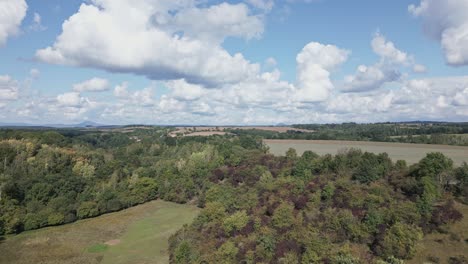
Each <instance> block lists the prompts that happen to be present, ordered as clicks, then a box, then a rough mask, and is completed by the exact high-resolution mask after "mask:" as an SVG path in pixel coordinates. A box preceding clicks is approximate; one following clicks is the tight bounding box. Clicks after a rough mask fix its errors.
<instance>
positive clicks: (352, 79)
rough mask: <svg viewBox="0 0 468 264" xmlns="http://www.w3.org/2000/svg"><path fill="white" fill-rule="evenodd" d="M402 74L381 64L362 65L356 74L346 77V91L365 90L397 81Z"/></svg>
mask: <svg viewBox="0 0 468 264" xmlns="http://www.w3.org/2000/svg"><path fill="white" fill-rule="evenodd" d="M400 76H401V74H400V73H399V72H398V71H396V70H393V69H390V68H388V67H385V66H383V65H381V64H376V65H373V66H365V65H360V66H359V67H358V69H357V71H356V73H355V74H354V75H349V76H346V77H345V85H344V87H343V91H345V92H365V91H370V90H374V89H378V88H380V87H382V85H384V84H385V83H388V82H393V81H397V80H398V79H399V78H400Z"/></svg>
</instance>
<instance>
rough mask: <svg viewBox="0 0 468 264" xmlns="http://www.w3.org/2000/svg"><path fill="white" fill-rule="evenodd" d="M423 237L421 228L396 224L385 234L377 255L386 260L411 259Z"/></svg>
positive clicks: (377, 249)
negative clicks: (394, 258)
mask: <svg viewBox="0 0 468 264" xmlns="http://www.w3.org/2000/svg"><path fill="white" fill-rule="evenodd" d="M422 237H423V233H422V231H421V228H419V227H417V226H411V225H407V224H404V223H396V224H394V225H393V226H392V227H390V228H389V229H388V230H387V231H386V232H385V235H384V237H383V240H381V241H379V245H378V246H377V248H376V251H377V252H376V253H377V254H378V255H380V256H383V257H385V258H388V257H396V258H399V259H410V258H411V257H413V256H414V254H415V253H416V245H417V243H418V242H419V241H420V240H421V239H422Z"/></svg>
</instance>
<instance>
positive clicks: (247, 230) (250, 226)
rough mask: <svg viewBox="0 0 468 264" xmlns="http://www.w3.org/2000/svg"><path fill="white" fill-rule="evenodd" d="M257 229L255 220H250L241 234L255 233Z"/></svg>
mask: <svg viewBox="0 0 468 264" xmlns="http://www.w3.org/2000/svg"><path fill="white" fill-rule="evenodd" d="M254 231H255V223H254V221H252V220H250V221H249V222H248V223H247V225H246V226H245V227H244V228H242V230H241V231H240V234H241V235H243V236H248V235H249V234H251V233H253V232H254Z"/></svg>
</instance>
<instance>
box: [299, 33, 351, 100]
mask: <svg viewBox="0 0 468 264" xmlns="http://www.w3.org/2000/svg"><path fill="white" fill-rule="evenodd" d="M349 53H350V52H349V51H347V50H343V49H340V48H338V47H336V46H333V45H323V44H320V43H317V42H311V43H309V44H307V45H306V46H305V47H304V48H303V49H302V51H301V52H300V53H299V54H298V55H297V57H296V63H297V80H296V82H297V93H296V99H297V100H298V101H300V102H320V101H324V100H326V99H327V98H328V96H329V94H330V92H331V91H332V90H333V88H334V85H333V83H332V81H331V79H330V72H331V71H332V70H333V69H334V68H335V67H337V66H338V65H341V64H342V63H344V62H345V61H346V60H347V59H348V55H349Z"/></svg>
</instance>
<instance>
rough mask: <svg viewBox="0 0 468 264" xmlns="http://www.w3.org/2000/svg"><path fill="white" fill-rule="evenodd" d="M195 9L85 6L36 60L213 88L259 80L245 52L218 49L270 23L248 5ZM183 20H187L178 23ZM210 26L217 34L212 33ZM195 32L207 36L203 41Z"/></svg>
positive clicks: (122, 2) (120, 0)
mask: <svg viewBox="0 0 468 264" xmlns="http://www.w3.org/2000/svg"><path fill="white" fill-rule="evenodd" d="M194 2H195V1H191V0H178V1H169V0H164V1H151V0H141V1H137V2H135V1H131V0H112V1H110V0H92V1H90V2H89V3H83V4H82V5H81V6H80V8H79V11H78V12H77V13H76V14H74V15H73V16H71V17H70V18H69V19H68V20H66V21H65V22H64V23H63V26H62V27H63V32H62V33H61V34H60V36H58V37H57V39H56V41H55V43H54V44H53V45H52V46H50V47H46V48H44V49H40V50H38V51H37V52H36V58H37V59H39V60H41V61H44V62H48V63H54V64H64V65H74V66H82V67H93V68H100V69H105V70H107V71H111V72H126V73H134V74H138V75H145V76H147V77H149V78H150V79H153V80H176V79H181V78H184V79H186V80H187V81H188V82H191V83H203V84H206V85H210V86H217V85H220V84H224V83H235V82H238V81H240V80H243V79H245V78H249V77H251V76H254V75H256V74H258V73H259V70H260V66H259V65H258V64H253V63H250V62H249V61H248V60H246V59H245V58H244V57H243V56H242V54H240V53H237V54H234V55H231V54H229V53H228V52H227V51H226V50H225V49H224V48H223V47H222V46H221V45H220V43H219V41H221V40H219V39H220V38H223V37H227V36H235V37H246V38H249V37H255V36H258V35H259V34H261V32H262V31H263V22H262V21H261V20H260V19H259V18H258V16H256V15H250V14H249V12H248V9H247V7H246V6H245V5H244V4H237V5H233V4H226V3H222V4H219V5H213V6H210V7H208V8H199V7H197V5H196V4H195V3H194ZM129 10H131V12H129ZM179 13H181V14H186V17H184V18H183V19H182V18H180V19H179V18H178V17H177V16H178V15H177V14H179ZM187 21H190V23H188V22H187ZM210 23H214V25H215V26H213V27H212V26H211V24H210ZM208 24H210V27H206V25H208ZM196 30H201V31H202V32H201V33H203V34H201V35H200V36H198V35H197V34H195V33H194V32H195V31H196ZM197 33H198V32H197ZM129 39H131V40H132V41H128V40H129ZM215 40H217V41H215Z"/></svg>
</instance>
